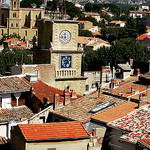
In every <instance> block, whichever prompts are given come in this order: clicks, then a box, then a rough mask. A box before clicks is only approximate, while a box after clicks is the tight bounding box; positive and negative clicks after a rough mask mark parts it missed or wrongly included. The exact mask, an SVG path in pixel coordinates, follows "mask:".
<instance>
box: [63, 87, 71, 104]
mask: <svg viewBox="0 0 150 150" xmlns="http://www.w3.org/2000/svg"><path fill="white" fill-rule="evenodd" d="M69 103H70V93H69V91H68V90H64V106H65V105H67V104H69Z"/></svg>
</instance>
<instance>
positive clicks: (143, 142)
mask: <svg viewBox="0 0 150 150" xmlns="http://www.w3.org/2000/svg"><path fill="white" fill-rule="evenodd" d="M140 143H142V144H143V145H144V146H146V147H147V148H150V139H145V140H140Z"/></svg>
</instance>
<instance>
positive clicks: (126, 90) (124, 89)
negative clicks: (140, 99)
mask: <svg viewBox="0 0 150 150" xmlns="http://www.w3.org/2000/svg"><path fill="white" fill-rule="evenodd" d="M131 89H132V93H131ZM145 90H147V87H146V86H144V85H141V84H136V83H135V82H132V81H125V82H123V83H121V84H119V86H118V87H116V88H114V89H112V90H111V93H112V94H115V95H118V94H119V93H122V94H123V96H124V97H129V96H131V95H134V94H136V92H137V94H138V92H142V91H145Z"/></svg>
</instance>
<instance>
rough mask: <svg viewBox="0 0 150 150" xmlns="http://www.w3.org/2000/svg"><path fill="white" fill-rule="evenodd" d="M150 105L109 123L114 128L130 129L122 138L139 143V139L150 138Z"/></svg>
mask: <svg viewBox="0 0 150 150" xmlns="http://www.w3.org/2000/svg"><path fill="white" fill-rule="evenodd" d="M149 116H150V105H146V106H143V107H142V108H139V109H137V110H136V111H134V112H132V113H130V114H128V115H126V116H123V117H121V118H119V119H117V120H114V121H112V122H109V123H108V126H110V127H113V128H118V129H122V130H124V131H128V132H129V133H128V134H124V135H122V136H121V137H120V139H121V140H123V141H127V142H130V143H134V144H135V143H137V141H139V140H144V139H150V135H149V131H150V119H149Z"/></svg>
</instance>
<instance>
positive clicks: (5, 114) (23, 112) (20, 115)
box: [0, 106, 34, 122]
mask: <svg viewBox="0 0 150 150" xmlns="http://www.w3.org/2000/svg"><path fill="white" fill-rule="evenodd" d="M33 115H34V114H33V112H32V111H31V110H30V109H29V108H28V107H27V106H18V107H12V108H0V122H7V121H10V120H15V121H21V120H26V119H29V118H30V117H32V116H33Z"/></svg>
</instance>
